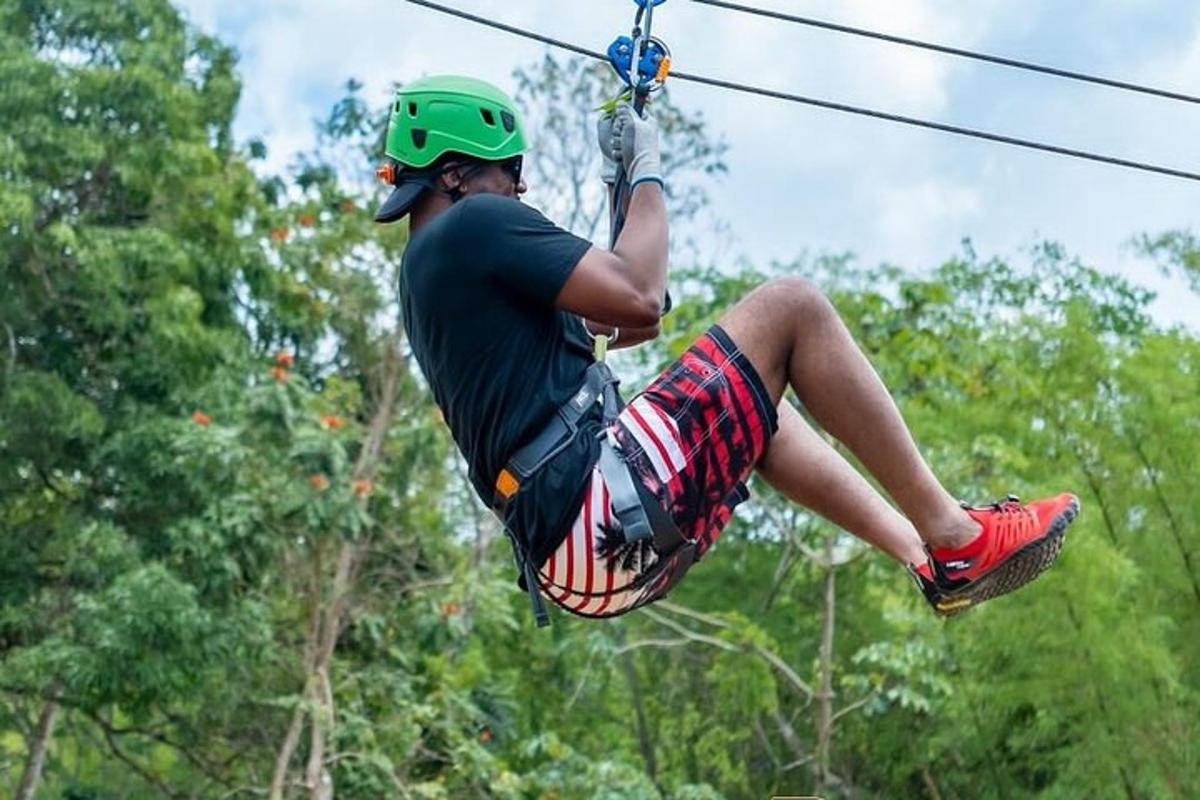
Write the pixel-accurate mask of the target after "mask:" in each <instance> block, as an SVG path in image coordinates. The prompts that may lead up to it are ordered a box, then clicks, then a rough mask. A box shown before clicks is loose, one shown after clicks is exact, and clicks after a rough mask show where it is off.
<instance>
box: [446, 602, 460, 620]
mask: <svg viewBox="0 0 1200 800" xmlns="http://www.w3.org/2000/svg"><path fill="white" fill-rule="evenodd" d="M461 610H462V608H461V607H460V606H459V605H458V603H455V602H454V601H451V602H449V603H442V619H446V618H447V617H452V616H454V615H455V614H457V613H458V612H459V611H461Z"/></svg>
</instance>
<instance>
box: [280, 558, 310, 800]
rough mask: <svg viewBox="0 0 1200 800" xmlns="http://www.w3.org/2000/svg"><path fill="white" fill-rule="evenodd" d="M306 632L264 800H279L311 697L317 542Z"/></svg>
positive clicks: (298, 741)
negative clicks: (296, 686)
mask: <svg viewBox="0 0 1200 800" xmlns="http://www.w3.org/2000/svg"><path fill="white" fill-rule="evenodd" d="M308 602H309V610H308V632H307V633H306V634H305V637H304V689H303V691H301V693H300V702H299V703H298V704H297V705H296V708H295V710H294V711H293V712H292V721H291V723H290V724H289V725H288V730H287V733H286V734H285V735H284V737H283V743H282V744H280V746H279V752H278V753H277V754H276V756H275V771H274V773H273V774H272V776H271V788H270V789H269V790H268V793H267V798H268V800H283V796H284V794H283V787H284V783H285V782H286V781H287V772H288V765H289V764H291V761H292V756H293V755H294V754H295V752H296V745H298V744H299V743H300V733H301V732H302V731H303V730H304V718H305V716H306V714H307V711H306V704H307V703H308V702H309V700H310V697H311V695H312V684H313V677H312V673H313V664H314V663H315V661H316V657H317V650H318V645H319V642H320V634H321V548H320V545H319V543H318V545H317V547H316V551H315V553H314V554H313V563H312V575H311V576H310V578H309V587H308Z"/></svg>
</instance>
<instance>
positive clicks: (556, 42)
mask: <svg viewBox="0 0 1200 800" xmlns="http://www.w3.org/2000/svg"><path fill="white" fill-rule="evenodd" d="M405 2H408V3H413V4H414V5H419V6H424V7H426V8H429V9H432V10H434V11H439V12H441V13H443V14H449V15H450V16H454V17H458V18H460V19H465V20H469V21H470V22H475V23H478V24H480V25H484V26H487V27H489V28H495V29H496V30H501V31H504V32H506V33H511V34H513V35H514V36H520V37H522V38H525V39H532V40H533V41H535V42H541V43H542V44H547V45H550V46H552V47H558V48H561V49H563V50H568V51H570V52H572V53H576V54H578V55H581V56H587V57H588V58H594V59H597V60H600V61H604V62H607V61H608V57H607V56H606V55H604V54H603V53H599V52H597V51H595V50H589V49H587V48H586V47H580V46H579V45H576V44H572V43H570V42H564V41H562V40H560V39H555V38H552V37H550V36H545V35H543V34H540V33H535V32H533V31H529V30H525V29H524V28H518V27H516V26H515V25H508V24H505V23H503V22H497V21H496V20H492V19H488V18H486V17H481V16H478V15H476V14H471V13H469V12H466V11H460V10H459V9H456V8H450V7H449V6H444V5H442V4H440V3H434V2H432V1H431V0H405ZM671 77H672V78H674V79H675V80H680V81H688V82H691V83H699V84H703V85H707V86H714V87H717V88H720V89H728V90H731V91H735V92H743V93H746V94H755V95H760V96H762V97H770V98H773V99H775V100H787V101H789V102H792V103H801V104H803V105H809V106H816V107H817V108H824V109H828V110H831V111H841V112H844V113H847V114H857V115H859V116H864V117H872V118H875V119H882V120H887V121H889V122H897V123H900V124H903V125H913V126H916V127H919V128H927V129H930V130H935V131H941V132H943V133H953V134H957V135H959V136H967V137H971V138H974V139H983V140H985V141H990V142H998V143H1000V144H1007V145H1012V146H1014V147H1023V148H1026V149H1029V150H1040V151H1043V152H1046V153H1054V154H1056V155H1062V156H1069V157H1071V158H1080V159H1085V160H1088V161H1096V162H1099V163H1102V164H1110V165H1113V166H1118V167H1126V168H1128V169H1136V170H1141V171H1143V172H1153V173H1157V174H1160V175H1169V176H1171V177H1173V178H1183V179H1185V180H1190V181H1197V182H1200V173H1195V172H1187V171H1185V170H1180V169H1173V168H1171V167H1162V166H1158V165H1156V164H1147V163H1145V162H1141V161H1131V160H1128V159H1124V158H1115V157H1113V156H1106V155H1102V154H1099V153H1091V152H1088V151H1086V150H1075V149H1072V148H1068V147H1059V146H1058V145H1052V144H1043V143H1041V142H1035V141H1032V140H1029V139H1018V138H1016V137H1012V136H1003V135H1001V134H997V133H990V132H988V131H981V130H976V129H974V128H964V127H960V126H957V125H947V124H945V123H941V122H931V121H929V120H923V119H918V118H916V117H906V116H903V115H900V114H889V113H887V112H884V111H875V110H873V109H869V108H860V107H858V106H851V105H846V104H844V103H835V102H832V101H830V100H821V99H818V98H813V97H804V96H802V95H798V94H791V93H789V92H781V91H776V90H774V89H765V88H762V87H758V86H748V85H746V84H742V83H736V82H734V81H726V80H721V79H719V78H709V77H706V76H704V75H694V74H692V73H688V72H678V71H675V70H672V71H671Z"/></svg>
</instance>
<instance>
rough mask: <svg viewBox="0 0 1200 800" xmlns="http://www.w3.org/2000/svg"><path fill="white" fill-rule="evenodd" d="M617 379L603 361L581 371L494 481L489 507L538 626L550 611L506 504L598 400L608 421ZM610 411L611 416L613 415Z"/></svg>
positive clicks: (572, 434) (545, 622) (546, 620)
mask: <svg viewBox="0 0 1200 800" xmlns="http://www.w3.org/2000/svg"><path fill="white" fill-rule="evenodd" d="M616 386H617V379H616V377H614V376H613V374H612V370H610V369H609V368H608V365H607V364H605V363H604V362H602V361H597V362H595V363H594V364H592V365H590V366H589V367H588V369H587V372H586V373H585V374H584V380H583V386H581V387H580V388H579V391H577V392H576V393H575V394H574V395H573V396H572V397H571V399H570V400H568V401H567V402H566V403H565V404H564V405H563V406H562V407H561V408H559V409H558V411H557V412H556V413H555V414H554V416H553V417H551V418H550V421H549V422H548V423H547V424H546V427H545V428H543V429H542V430H541V431H540V432H539V433H538V434H537V436H535V437H533V440H532V441H530V442H528V443H527V444H525V445H524V446H522V447H521V448H520V449H519V450H517V452H516V453H514V454H513V456H512V458H510V459H509V460H508V463H507V464H506V465H505V466H504V469H503V470H502V471H501V473H500V476H499V477H498V478H497V480H496V486H495V492H494V494H493V496H492V510H494V511H495V512H496V515H497V516H498V517H500V521H501V523H503V524H504V530H505V532H506V533H507V534H508V538H509V541H510V542H511V543H512V546H513V557H514V558H515V559H516V561H517V569H519V570H520V571H521V575H522V576H523V577H524V579H525V589H526V591H528V592H529V599H530V602H531V603H532V604H533V616H534V619H535V620H536V622H537V626H538V627H539V628H544V627H546V626H547V625H549V624H550V614H549V613H548V612H547V611H546V603H545V601H544V600H543V599H542V593H541V592H540V591H539V590H538V580H537V568H536V566H535V565H534V563H533V560H532V559H531V558H530V553H529V548H528V546H527V545H526V543H524V542H521V541H519V539H518V537H517V535H516V534H515V533H514V532H513V531H512V530H510V529H509V527H508V507H509V505H510V504H511V503H512V501H513V500H515V499H516V497H517V495H518V494H519V493H520V491H521V487H522V486H524V485H525V482H526V481H527V480H529V478H531V477H532V476H533V474H534V473H535V472H537V471H538V470H539V469H541V468H542V466H543V465H544V464H545V463H546V462H548V461H549V460H550V459H552V458H554V456H556V455H558V454H559V453H560V452H562V450H563V448H565V447H567V445H569V444H570V443H571V442H572V441H573V440H574V439H575V436H576V435H577V434H578V433H579V421H580V420H581V419H583V417H584V416H585V415H586V414H587V413H588V412H589V411H590V410H591V409H592V407H593V406H594V405H595V404H596V402H597V401H598V400H603V403H604V410H603V414H604V422H605V424H607V423H608V422H609V421H610V420H609V418H608V417H609V405H610V403H611V402H612V401H611V399H610V398H613V397H615V398H616V402H617V403H619V402H620V395H619V394H618V393H617V389H616ZM616 413H618V412H614V413H613V418H615V417H616Z"/></svg>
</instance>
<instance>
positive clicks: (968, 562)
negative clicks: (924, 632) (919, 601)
mask: <svg viewBox="0 0 1200 800" xmlns="http://www.w3.org/2000/svg"><path fill="white" fill-rule="evenodd" d="M963 508H964V509H966V512H967V514H969V515H970V517H971V518H972V519H974V520H975V521H976V522H978V523H979V524H980V525H981V526H982V527H983V530H982V531H980V533H979V535H978V536H976V537H975V538H974V539H972V540H971V541H970V542H968V543H967V544H966V545H964V546H963V547H958V548H942V547H934V548H930V550H929V562H928V564H922V565H920V566H919V567H910V571H911V572H912V573H913V576H914V578H916V580H917V584H918V586H920V587H921V591H922V593H923V594H924V595H925V599H926V600H928V601H929V603H930V604H931V605H932V606H933V607H934V610H936V611H937V613H939V614H941V615H942V616H946V617H949V616H953V615H954V614H958V613H961V612H963V611H965V610H967V609H968V608H970V607H971V606H973V605H977V604H979V603H982V602H983V601H984V600H990V599H991V598H993V597H999V596H1000V595H1002V594H1007V593H1008V592H1011V591H1013V590H1014V589H1017V588H1020V587H1021V586H1024V585H1025V584H1027V583H1029V582H1030V581H1032V580H1033V579H1034V578H1036V577H1037V576H1038V575H1040V574H1041V573H1042V572H1043V571H1044V570H1045V569H1046V568H1047V567H1049V566H1050V565H1051V564H1053V563H1054V560H1055V559H1056V558H1058V554H1059V551H1061V550H1062V544H1063V540H1064V539H1065V538H1066V533H1067V526H1068V525H1070V524H1071V522H1072V520H1074V519H1075V516H1076V515H1077V514H1078V513H1079V498H1077V497H1076V496H1075V495H1073V494H1060V495H1058V496H1057V497H1052V498H1049V499H1047V500H1035V501H1034V502H1032V503H1030V504H1029V505H1026V506H1022V505H1021V501H1020V500H1019V499H1017V498H1016V497H1014V496H1013V495H1009V496H1008V497H1007V498H1006V499H1005V500H1001V501H1000V502H998V503H993V504H992V505H990V506H986V507H983V508H972V507H970V506H963Z"/></svg>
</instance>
